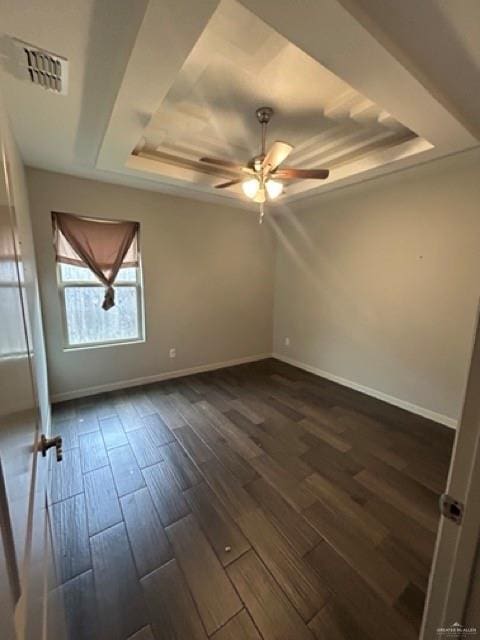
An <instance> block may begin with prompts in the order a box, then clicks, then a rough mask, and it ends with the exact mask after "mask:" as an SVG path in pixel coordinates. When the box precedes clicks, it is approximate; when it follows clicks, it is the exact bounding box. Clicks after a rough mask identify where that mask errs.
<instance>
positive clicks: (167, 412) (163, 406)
mask: <svg viewBox="0 0 480 640" xmlns="http://www.w3.org/2000/svg"><path fill="white" fill-rule="evenodd" d="M151 400H152V404H153V405H154V406H155V409H156V410H157V411H158V413H159V414H160V417H161V418H162V420H163V421H164V422H165V424H166V425H167V427H168V428H169V429H172V430H175V429H180V428H181V427H184V426H185V425H186V424H187V423H186V422H185V419H184V418H183V416H182V414H181V413H180V412H179V411H178V410H177V409H176V408H175V406H174V404H173V402H172V400H171V398H170V397H169V396H163V395H161V396H160V395H156V396H151Z"/></svg>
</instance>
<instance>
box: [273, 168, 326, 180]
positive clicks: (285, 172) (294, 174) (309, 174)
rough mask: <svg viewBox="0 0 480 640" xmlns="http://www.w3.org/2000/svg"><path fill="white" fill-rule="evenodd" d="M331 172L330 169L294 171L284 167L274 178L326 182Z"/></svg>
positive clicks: (276, 172)
mask: <svg viewBox="0 0 480 640" xmlns="http://www.w3.org/2000/svg"><path fill="white" fill-rule="evenodd" d="M329 174H330V171H329V170H328V169H292V168H291V167H283V168H282V169H279V170H278V171H275V173H274V174H273V177H275V178H281V179H283V180H295V179H296V178H297V179H302V178H303V179H304V180H308V179H310V180H325V179H326V178H328V176H329Z"/></svg>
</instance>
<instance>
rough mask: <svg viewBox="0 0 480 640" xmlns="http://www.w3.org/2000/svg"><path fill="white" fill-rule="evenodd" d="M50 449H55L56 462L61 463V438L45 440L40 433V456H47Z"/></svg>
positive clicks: (45, 437) (43, 435)
mask: <svg viewBox="0 0 480 640" xmlns="http://www.w3.org/2000/svg"><path fill="white" fill-rule="evenodd" d="M52 447H55V453H56V456H57V462H61V461H62V460H63V449H62V436H55V437H54V438H47V436H46V435H45V434H44V433H42V435H41V437H40V447H39V449H40V451H41V452H42V456H43V457H45V456H46V455H47V451H48V450H49V449H51V448H52Z"/></svg>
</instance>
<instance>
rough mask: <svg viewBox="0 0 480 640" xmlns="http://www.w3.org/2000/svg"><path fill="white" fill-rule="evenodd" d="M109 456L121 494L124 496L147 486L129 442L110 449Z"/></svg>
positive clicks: (116, 484)
mask: <svg viewBox="0 0 480 640" xmlns="http://www.w3.org/2000/svg"><path fill="white" fill-rule="evenodd" d="M108 457H109V459H110V466H111V468H112V473H113V479H114V481H115V486H116V488H117V493H118V495H119V496H124V495H126V494H127V493H132V492H133V491H137V490H138V489H141V488H142V487H145V486H146V485H145V480H144V479H143V475H142V472H141V471H140V467H139V466H138V463H137V460H136V458H135V456H134V455H133V451H132V448H131V447H130V445H129V444H126V445H124V446H123V447H115V448H114V449H110V450H109V452H108Z"/></svg>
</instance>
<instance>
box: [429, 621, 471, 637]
mask: <svg viewBox="0 0 480 640" xmlns="http://www.w3.org/2000/svg"><path fill="white" fill-rule="evenodd" d="M476 634H477V629H476V627H464V626H463V624H460V623H459V622H454V623H453V624H451V625H450V626H449V627H440V628H438V629H437V638H439V639H442V640H465V639H466V638H473V637H474V636H475V635H476Z"/></svg>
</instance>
